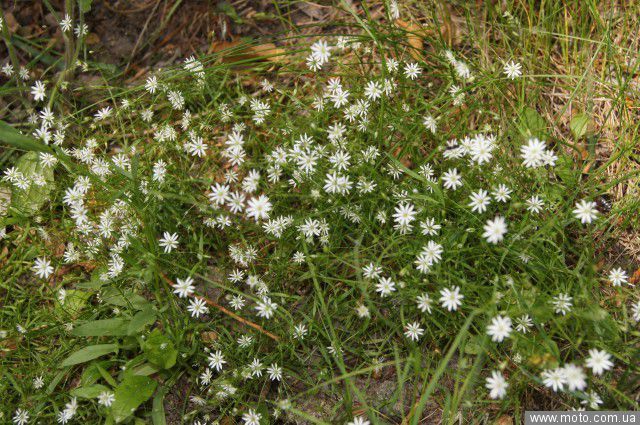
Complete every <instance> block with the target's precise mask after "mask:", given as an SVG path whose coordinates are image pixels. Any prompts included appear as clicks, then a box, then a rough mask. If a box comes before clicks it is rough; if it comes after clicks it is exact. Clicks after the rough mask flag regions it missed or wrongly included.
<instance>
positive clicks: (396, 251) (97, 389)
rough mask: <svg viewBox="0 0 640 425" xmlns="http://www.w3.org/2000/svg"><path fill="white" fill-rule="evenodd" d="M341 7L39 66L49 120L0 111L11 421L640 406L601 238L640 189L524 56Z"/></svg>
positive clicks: (5, 405)
mask: <svg viewBox="0 0 640 425" xmlns="http://www.w3.org/2000/svg"><path fill="white" fill-rule="evenodd" d="M390 13H391V14H392V15H393V13H395V12H394V8H393V7H392V8H391V9H390ZM344 30H345V31H344V33H343V34H340V35H334V36H323V37H319V38H316V39H314V40H311V42H310V43H307V44H306V43H305V42H304V41H303V40H300V41H299V42H297V43H296V45H295V48H291V51H284V52H281V51H277V52H272V53H273V54H271V55H266V56H265V55H261V56H258V57H257V56H255V55H252V54H248V53H247V52H248V51H256V50H258V51H260V49H255V46H253V45H251V44H247V45H239V46H236V47H235V48H233V49H231V50H229V51H223V52H219V53H217V54H216V55H214V56H213V57H207V56H203V57H200V58H196V57H190V58H188V59H186V60H185V61H184V63H183V64H182V65H181V66H179V67H175V68H170V69H166V70H163V71H158V72H154V73H152V74H151V75H149V76H148V78H147V79H146V81H145V83H144V85H140V86H135V87H129V88H126V89H117V88H115V87H113V88H111V89H110V90H109V91H105V93H108V94H104V95H103V96H102V97H101V101H100V102H97V103H91V102H84V103H82V102H78V103H74V101H73V97H71V96H69V97H65V96H66V94H65V91H64V90H59V91H56V93H55V98H53V97H52V95H54V93H52V87H53V86H55V87H57V88H58V87H59V86H58V83H59V82H56V81H54V80H50V79H48V77H47V76H46V75H44V76H42V77H41V78H40V79H39V80H37V81H31V82H29V84H28V86H27V87H26V88H24V90H25V93H24V94H25V96H26V95H27V91H28V95H29V96H30V100H33V102H34V105H35V110H34V114H33V117H32V119H31V120H29V122H25V123H23V124H20V125H16V126H10V125H8V124H3V125H2V127H0V130H1V133H0V134H1V136H2V139H3V141H5V142H8V143H9V144H11V146H13V149H16V148H17V150H7V153H5V155H6V158H7V160H6V163H4V164H3V173H2V174H3V177H2V183H1V185H0V194H2V195H3V198H2V199H3V201H2V202H3V205H4V208H3V209H2V220H3V229H4V230H3V232H2V246H3V249H4V251H3V254H2V259H1V261H2V270H1V271H0V277H1V280H2V286H1V287H0V288H1V289H0V294H1V295H2V298H3V304H4V305H5V307H4V308H3V311H2V313H0V328H1V329H2V339H1V340H0V343H1V344H2V345H1V347H2V348H3V352H2V357H0V360H1V361H2V364H3V370H2V374H3V378H2V380H1V381H0V390H1V391H2V401H1V402H0V407H1V410H0V411H1V412H2V414H3V416H2V418H3V419H5V420H7V421H9V420H12V421H13V422H14V423H16V424H21V425H22V424H26V423H36V422H38V423H54V422H55V421H57V422H60V423H102V422H105V423H120V422H122V423H154V424H163V423H181V422H182V423H190V424H191V423H194V424H203V423H244V424H249V425H257V424H265V423H276V422H278V421H284V422H295V421H306V422H313V423H350V424H360V425H363V424H368V423H405V424H408V423H411V424H417V423H419V422H421V421H424V420H425V418H437V419H432V420H433V421H434V422H437V421H443V422H453V421H454V420H462V419H461V418H464V419H465V420H468V421H469V422H472V421H481V420H482V418H485V419H486V418H489V417H497V416H499V415H501V414H514V415H519V414H520V412H521V411H523V410H524V409H525V408H526V409H532V408H536V407H539V408H564V409H589V410H592V409H598V408H607V409H611V410H613V409H635V408H637V407H638V404H637V398H636V395H634V391H637V379H638V365H637V361H636V360H637V355H638V348H637V347H638V335H639V334H638V331H637V322H638V321H639V320H640V303H639V302H638V299H637V296H636V295H634V292H633V291H634V289H633V288H632V287H631V285H630V283H629V279H630V278H631V276H630V272H631V271H630V270H627V269H626V267H623V266H621V265H620V264H617V263H614V262H607V259H608V258H611V257H607V256H606V255H605V253H603V252H602V250H600V249H599V247H600V246H601V245H606V244H607V243H608V241H610V240H611V239H612V238H614V237H615V226H616V220H614V219H613V218H615V217H618V216H619V215H620V214H622V213H624V210H620V208H621V207H620V206H619V205H617V204H615V203H614V204H613V205H611V203H609V202H608V201H607V200H606V199H607V198H606V196H605V195H606V193H607V191H608V190H609V187H610V182H608V181H606V180H605V179H603V177H602V175H600V174H598V173H597V172H593V173H590V172H584V171H585V170H584V167H583V166H582V164H581V163H580V162H579V161H576V155H575V154H576V149H577V148H576V146H577V143H576V144H567V143H564V142H562V141H559V140H558V139H557V138H554V137H553V136H552V128H551V127H552V124H551V123H549V122H547V120H546V119H545V118H544V117H543V116H542V115H541V114H540V113H539V111H538V110H537V109H536V105H535V104H533V103H531V102H530V101H529V97H528V95H529V91H530V90H531V89H532V88H533V87H537V84H538V79H537V77H535V76H530V75H529V72H528V66H527V64H526V63H522V62H521V61H520V59H518V57H504V58H501V60H500V63H499V65H496V63H497V62H496V63H493V64H489V65H487V64H482V63H480V61H474V60H473V58H470V59H468V58H466V57H465V56H464V55H463V54H462V53H460V52H457V51H455V50H453V49H452V48H451V47H450V46H448V45H447V44H446V43H445V42H444V41H443V40H442V39H441V38H440V37H438V36H436V35H433V34H430V33H428V32H412V31H413V30H412V31H409V32H407V31H408V30H407V29H406V27H405V28H403V27H401V26H397V25H391V24H376V23H375V22H364V21H360V27H358V28H354V27H345V28H344ZM412 37H420V39H421V40H425V44H428V45H429V46H431V51H430V52H429V53H428V54H425V52H424V51H419V50H417V49H416V48H415V43H414V42H413V40H414V39H413V38H412ZM251 49H254V50H251ZM262 52H263V53H264V50H262ZM230 58H231V59H230ZM223 59H224V60H223ZM13 78H17V75H16V76H14V77H13ZM18 129H19V130H21V132H20V131H18ZM580 129H581V127H577V126H576V127H575V129H574V130H575V133H576V138H577V137H579V136H580ZM25 151H26V152H25ZM596 241H597V242H596ZM623 264H624V263H623ZM434 415H435V416H434ZM427 421H429V419H427Z"/></svg>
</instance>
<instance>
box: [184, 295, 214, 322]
mask: <svg viewBox="0 0 640 425" xmlns="http://www.w3.org/2000/svg"><path fill="white" fill-rule="evenodd" d="M187 310H189V311H190V312H191V316H192V317H196V318H198V317H200V315H201V314H206V313H207V312H208V311H209V308H207V305H206V302H205V301H204V300H203V299H201V298H194V299H192V300H190V301H189V307H187Z"/></svg>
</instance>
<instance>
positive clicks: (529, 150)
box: [520, 137, 547, 168]
mask: <svg viewBox="0 0 640 425" xmlns="http://www.w3.org/2000/svg"><path fill="white" fill-rule="evenodd" d="M546 149H547V145H546V143H545V142H544V141H541V140H538V139H537V138H535V137H532V138H531V139H529V141H528V142H527V144H526V145H525V146H521V147H520V156H521V158H522V165H524V166H525V167H527V168H537V167H540V166H541V165H543V163H544V158H545V152H546Z"/></svg>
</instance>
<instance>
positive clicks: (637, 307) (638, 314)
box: [631, 301, 640, 322]
mask: <svg viewBox="0 0 640 425" xmlns="http://www.w3.org/2000/svg"><path fill="white" fill-rule="evenodd" d="M631 311H632V312H633V320H635V321H636V322H640V301H637V302H636V303H635V304H633V306H632V307H631Z"/></svg>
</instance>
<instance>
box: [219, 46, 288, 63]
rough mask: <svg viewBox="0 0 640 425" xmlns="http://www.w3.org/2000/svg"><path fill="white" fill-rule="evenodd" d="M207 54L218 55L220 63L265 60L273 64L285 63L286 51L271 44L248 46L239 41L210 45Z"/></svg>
mask: <svg viewBox="0 0 640 425" xmlns="http://www.w3.org/2000/svg"><path fill="white" fill-rule="evenodd" d="M209 53H218V54H219V55H220V57H221V58H222V62H225V63H235V62H240V61H245V60H250V59H258V60H265V61H268V62H273V63H286V62H287V57H286V51H285V50H284V49H280V48H278V47H276V45H275V44H273V43H264V44H258V45H250V44H246V43H243V42H241V41H239V40H236V41H221V42H215V43H213V44H212V45H211V48H210V49H209Z"/></svg>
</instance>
